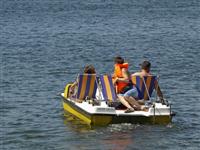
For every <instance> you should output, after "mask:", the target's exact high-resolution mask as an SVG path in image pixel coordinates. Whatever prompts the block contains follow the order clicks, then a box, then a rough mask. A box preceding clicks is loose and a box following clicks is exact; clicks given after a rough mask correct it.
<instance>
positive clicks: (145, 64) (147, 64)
mask: <svg viewBox="0 0 200 150" xmlns="http://www.w3.org/2000/svg"><path fill="white" fill-rule="evenodd" d="M140 65H141V68H142V69H144V70H146V71H149V70H150V68H151V63H150V62H149V61H147V60H145V61H143V62H142V64H140Z"/></svg>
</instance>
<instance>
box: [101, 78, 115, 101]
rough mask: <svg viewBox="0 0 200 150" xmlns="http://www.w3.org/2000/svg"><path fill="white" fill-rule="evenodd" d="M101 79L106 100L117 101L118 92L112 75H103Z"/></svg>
mask: <svg viewBox="0 0 200 150" xmlns="http://www.w3.org/2000/svg"><path fill="white" fill-rule="evenodd" d="M99 79H100V81H101V87H102V94H103V97H104V100H106V101H110V102H113V101H116V99H117V94H116V91H115V87H114V85H113V82H112V77H111V76H110V75H101V76H100V77H99Z"/></svg>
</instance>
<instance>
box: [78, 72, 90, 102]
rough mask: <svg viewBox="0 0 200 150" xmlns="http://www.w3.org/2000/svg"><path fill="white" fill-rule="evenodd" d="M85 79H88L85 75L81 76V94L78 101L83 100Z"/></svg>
mask: <svg viewBox="0 0 200 150" xmlns="http://www.w3.org/2000/svg"><path fill="white" fill-rule="evenodd" d="M87 77H88V76H87V75H84V76H83V80H82V85H81V93H80V96H79V97H78V99H84V95H85V90H86V84H87Z"/></svg>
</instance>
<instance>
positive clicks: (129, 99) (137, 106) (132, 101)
mask: <svg viewBox="0 0 200 150" xmlns="http://www.w3.org/2000/svg"><path fill="white" fill-rule="evenodd" d="M125 100H126V101H127V102H128V103H129V104H130V105H131V106H132V107H133V108H135V109H137V110H143V108H142V106H141V105H140V104H139V103H138V102H137V101H136V100H135V98H133V97H132V96H129V97H127V96H126V97H125Z"/></svg>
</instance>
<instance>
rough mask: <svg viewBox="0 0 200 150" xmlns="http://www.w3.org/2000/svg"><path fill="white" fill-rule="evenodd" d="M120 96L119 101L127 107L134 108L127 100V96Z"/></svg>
mask: <svg viewBox="0 0 200 150" xmlns="http://www.w3.org/2000/svg"><path fill="white" fill-rule="evenodd" d="M118 97H119V101H120V102H121V103H122V104H123V105H124V106H126V107H127V108H132V107H131V105H130V104H129V103H128V102H127V101H126V100H125V98H124V97H123V96H121V95H118Z"/></svg>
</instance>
